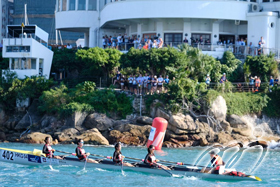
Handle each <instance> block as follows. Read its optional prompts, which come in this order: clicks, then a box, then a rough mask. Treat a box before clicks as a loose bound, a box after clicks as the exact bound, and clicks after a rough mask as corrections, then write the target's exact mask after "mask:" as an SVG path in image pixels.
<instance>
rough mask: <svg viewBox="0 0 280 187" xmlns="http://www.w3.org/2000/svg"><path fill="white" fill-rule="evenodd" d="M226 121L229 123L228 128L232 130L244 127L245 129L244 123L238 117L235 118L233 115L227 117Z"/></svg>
mask: <svg viewBox="0 0 280 187" xmlns="http://www.w3.org/2000/svg"><path fill="white" fill-rule="evenodd" d="M227 120H228V122H229V123H230V126H231V127H232V128H244V127H247V124H246V122H245V121H243V120H242V118H241V117H239V116H237V115H235V114H232V115H229V116H228V118H227Z"/></svg>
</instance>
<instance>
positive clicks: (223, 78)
mask: <svg viewBox="0 0 280 187" xmlns="http://www.w3.org/2000/svg"><path fill="white" fill-rule="evenodd" d="M224 82H227V77H226V73H223V76H222V77H221V79H220V83H224Z"/></svg>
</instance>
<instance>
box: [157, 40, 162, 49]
mask: <svg viewBox="0 0 280 187" xmlns="http://www.w3.org/2000/svg"><path fill="white" fill-rule="evenodd" d="M162 46H163V40H162V38H159V44H158V48H159V49H160V48H162Z"/></svg>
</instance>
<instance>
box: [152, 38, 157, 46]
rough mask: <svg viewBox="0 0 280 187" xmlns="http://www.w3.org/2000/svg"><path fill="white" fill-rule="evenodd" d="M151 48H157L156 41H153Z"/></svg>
mask: <svg viewBox="0 0 280 187" xmlns="http://www.w3.org/2000/svg"><path fill="white" fill-rule="evenodd" d="M152 48H157V41H156V40H154V42H153V45H152Z"/></svg>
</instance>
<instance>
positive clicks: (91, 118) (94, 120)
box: [84, 113, 114, 132]
mask: <svg viewBox="0 0 280 187" xmlns="http://www.w3.org/2000/svg"><path fill="white" fill-rule="evenodd" d="M113 124H114V122H113V120H112V119H110V118H108V117H107V116H106V115H105V114H99V113H93V114H90V115H88V116H87V118H86V120H85V122H84V126H85V127H86V128H87V129H93V128H97V129H98V130H99V131H101V132H102V131H106V130H108V129H111V128H112V127H113Z"/></svg>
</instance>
